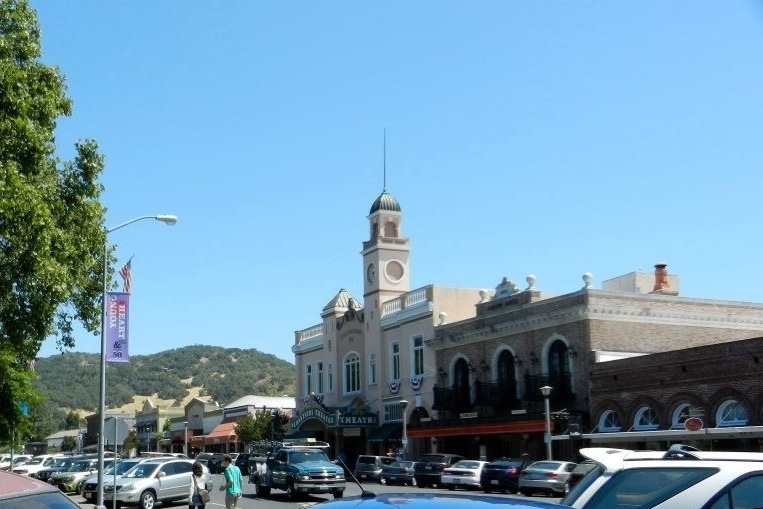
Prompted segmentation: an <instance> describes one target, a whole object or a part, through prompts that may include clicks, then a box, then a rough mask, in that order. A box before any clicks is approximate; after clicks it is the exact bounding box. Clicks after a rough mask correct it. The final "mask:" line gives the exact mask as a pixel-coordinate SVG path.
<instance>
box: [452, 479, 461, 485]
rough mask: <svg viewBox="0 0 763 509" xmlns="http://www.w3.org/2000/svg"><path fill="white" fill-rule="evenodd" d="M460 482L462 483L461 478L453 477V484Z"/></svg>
mask: <svg viewBox="0 0 763 509" xmlns="http://www.w3.org/2000/svg"><path fill="white" fill-rule="evenodd" d="M460 483H461V479H453V484H460Z"/></svg>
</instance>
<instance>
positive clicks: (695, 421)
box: [684, 417, 703, 431]
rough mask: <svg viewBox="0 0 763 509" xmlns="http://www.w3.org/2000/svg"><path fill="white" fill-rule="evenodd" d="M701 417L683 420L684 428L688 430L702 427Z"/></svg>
mask: <svg viewBox="0 0 763 509" xmlns="http://www.w3.org/2000/svg"><path fill="white" fill-rule="evenodd" d="M702 426H703V423H702V419H700V418H699V417H689V418H688V419H686V420H685V421H684V428H686V429H687V430H689V431H699V430H701V429H702Z"/></svg>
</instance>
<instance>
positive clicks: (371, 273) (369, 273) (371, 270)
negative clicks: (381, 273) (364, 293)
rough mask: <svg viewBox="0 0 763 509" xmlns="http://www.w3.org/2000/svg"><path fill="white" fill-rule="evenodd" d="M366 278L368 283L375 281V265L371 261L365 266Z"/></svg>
mask: <svg viewBox="0 0 763 509" xmlns="http://www.w3.org/2000/svg"><path fill="white" fill-rule="evenodd" d="M366 279H367V280H368V282H369V283H373V282H374V281H376V266H375V265H374V264H373V263H369V264H368V268H366Z"/></svg>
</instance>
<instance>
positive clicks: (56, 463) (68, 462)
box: [50, 458, 72, 467]
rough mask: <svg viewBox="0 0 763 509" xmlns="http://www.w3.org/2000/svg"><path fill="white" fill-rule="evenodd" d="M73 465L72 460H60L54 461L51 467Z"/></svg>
mask: <svg viewBox="0 0 763 509" xmlns="http://www.w3.org/2000/svg"><path fill="white" fill-rule="evenodd" d="M71 464H72V460H71V459H67V458H59V459H57V460H55V461H53V464H52V465H50V466H51V467H68V466H69V465H71Z"/></svg>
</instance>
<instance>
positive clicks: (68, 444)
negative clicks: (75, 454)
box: [61, 437, 77, 451]
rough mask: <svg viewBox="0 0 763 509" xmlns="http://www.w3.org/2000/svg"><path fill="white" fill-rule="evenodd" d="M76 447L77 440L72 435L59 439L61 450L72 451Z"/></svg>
mask: <svg viewBox="0 0 763 509" xmlns="http://www.w3.org/2000/svg"><path fill="white" fill-rule="evenodd" d="M76 447H77V440H76V439H75V438H74V437H64V438H63V440H61V450H62V451H73V450H74V449H75V448H76Z"/></svg>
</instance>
